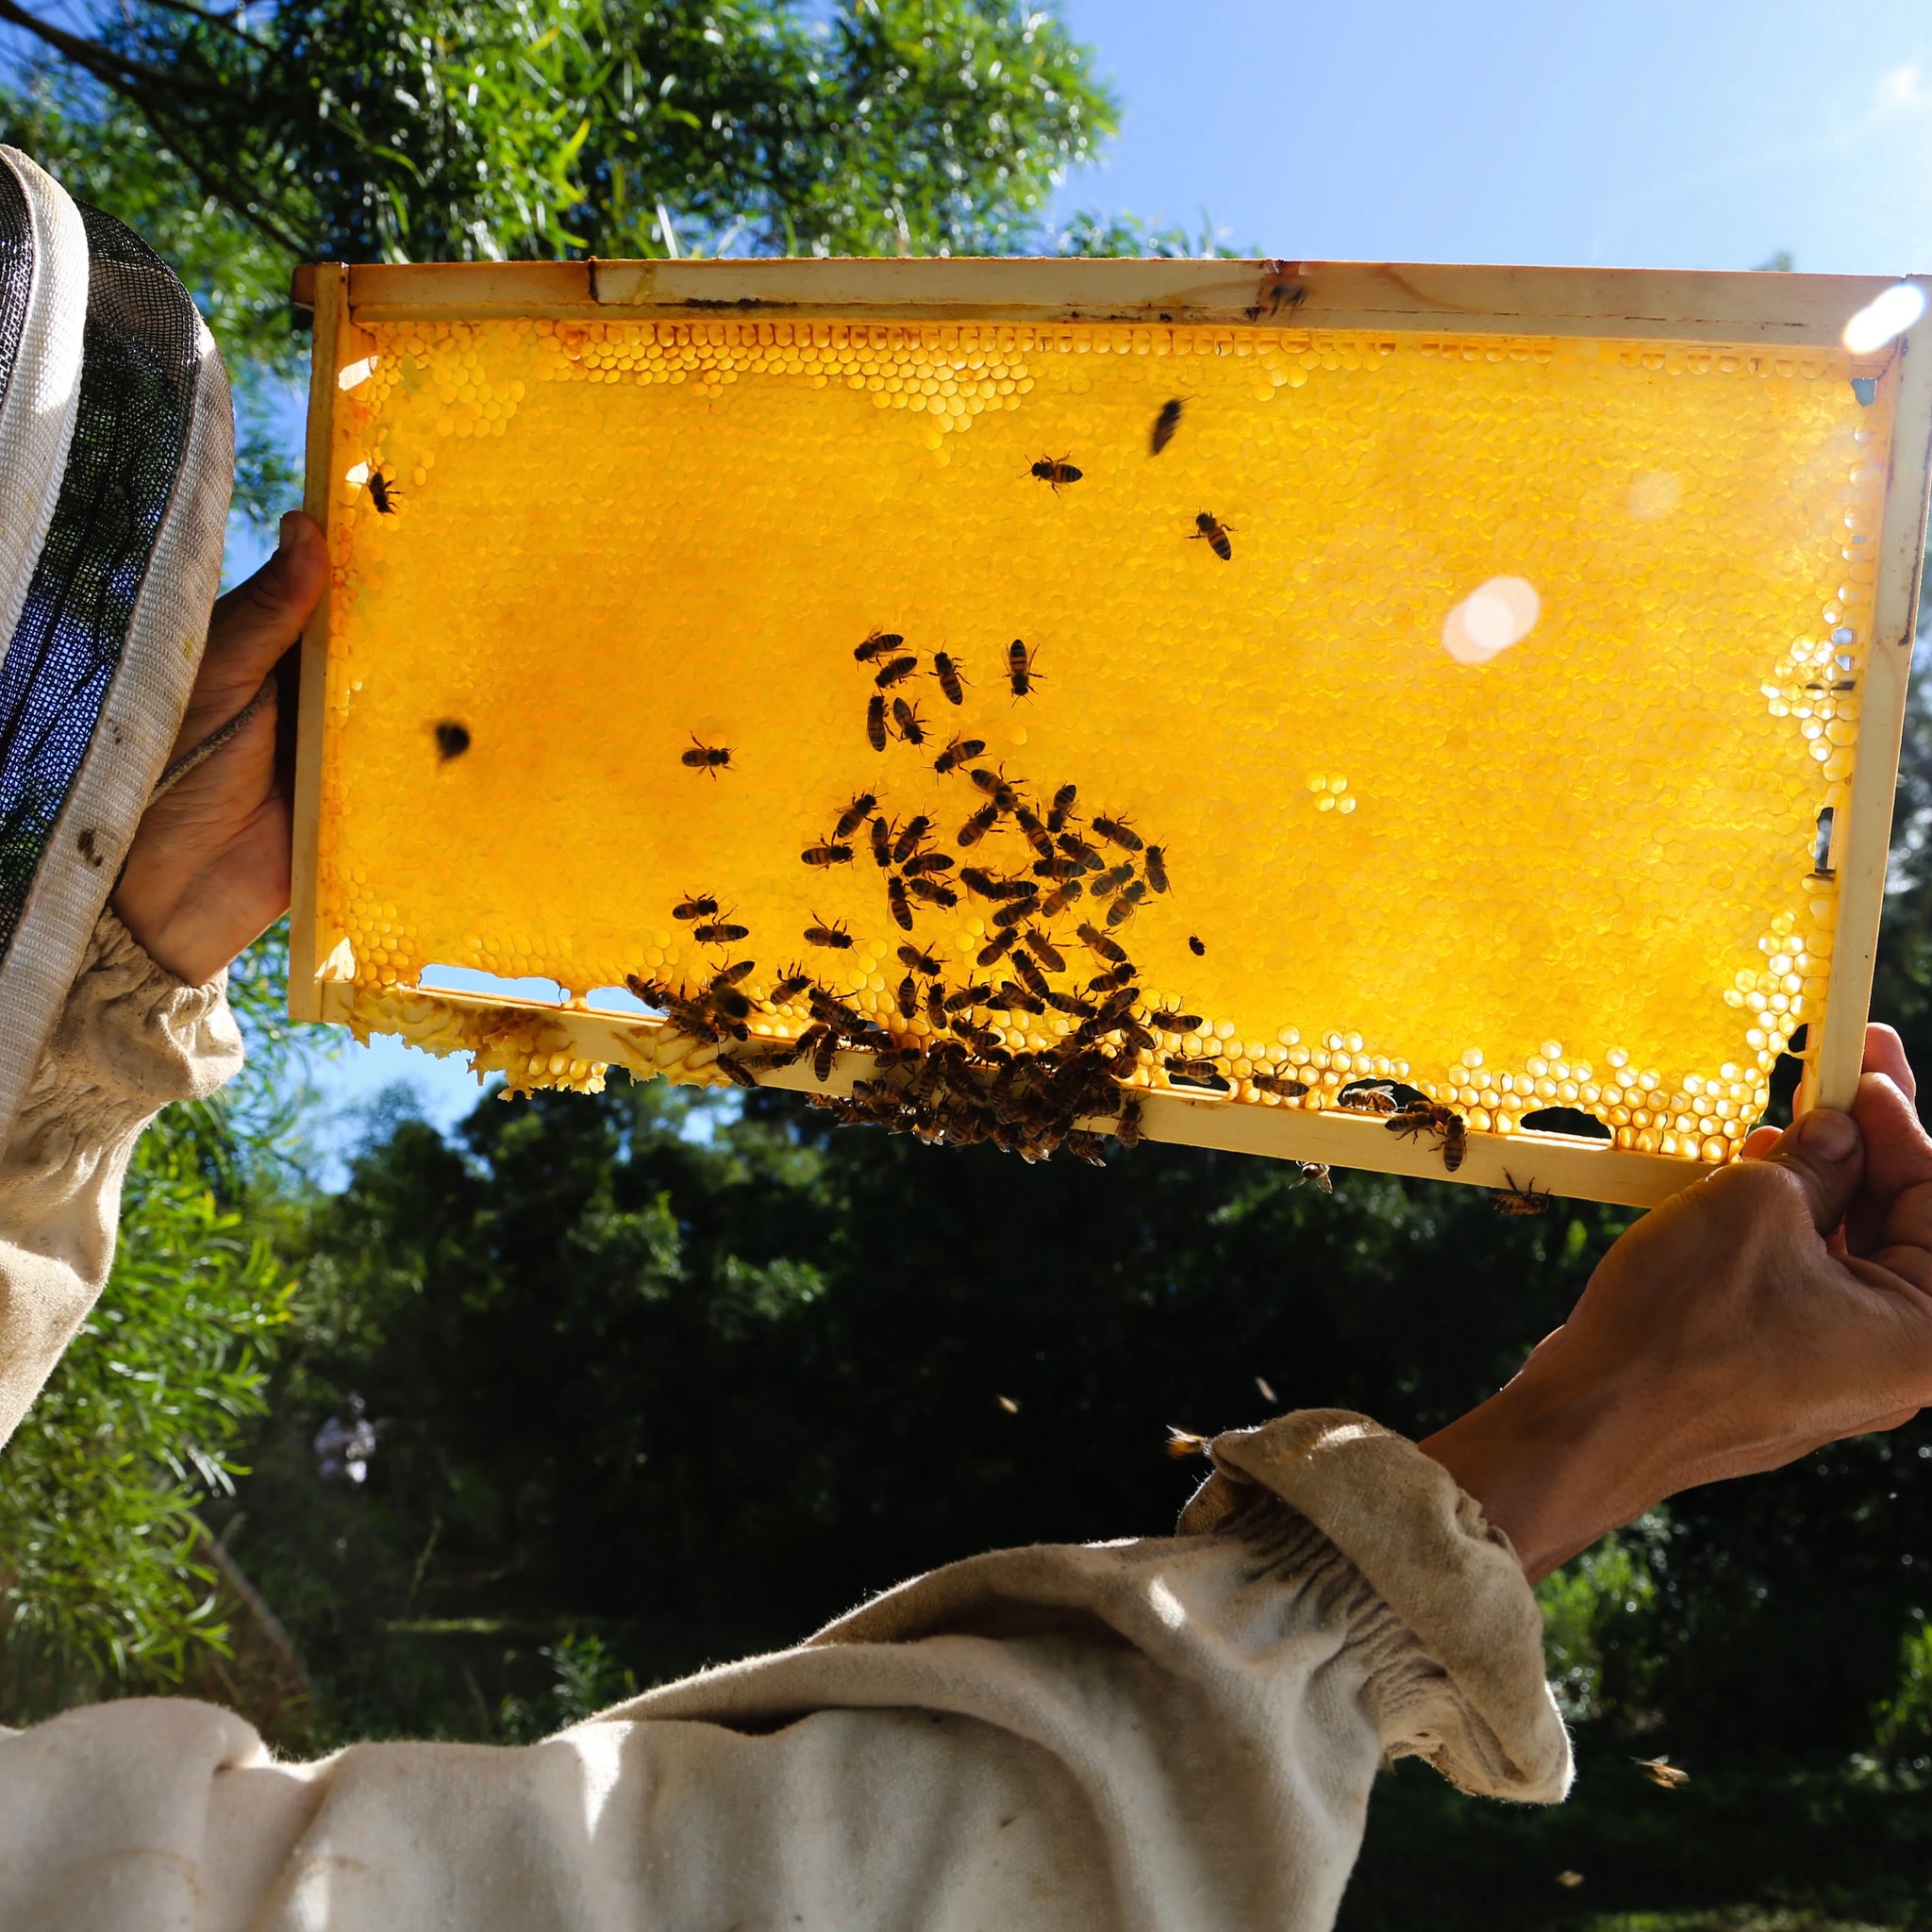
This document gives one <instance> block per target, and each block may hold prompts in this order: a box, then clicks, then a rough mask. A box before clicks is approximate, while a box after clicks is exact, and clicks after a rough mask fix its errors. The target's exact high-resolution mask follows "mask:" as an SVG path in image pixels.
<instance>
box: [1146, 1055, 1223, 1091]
mask: <svg viewBox="0 0 1932 1932" xmlns="http://www.w3.org/2000/svg"><path fill="white" fill-rule="evenodd" d="M1161 1065H1162V1066H1164V1067H1165V1068H1166V1069H1167V1077H1168V1078H1169V1079H1170V1080H1172V1081H1176V1082H1178V1083H1179V1084H1180V1085H1181V1086H1184V1087H1211V1088H1214V1089H1215V1090H1216V1091H1219V1092H1223V1093H1225V1092H1226V1091H1227V1079H1226V1076H1225V1075H1224V1074H1222V1072H1221V1070H1220V1069H1219V1068H1218V1067H1216V1066H1215V1064H1214V1062H1213V1061H1212V1060H1196V1059H1189V1058H1187V1057H1186V1056H1185V1055H1182V1054H1177V1053H1171V1054H1169V1055H1168V1056H1167V1058H1165V1059H1164V1060H1162V1061H1161Z"/></svg>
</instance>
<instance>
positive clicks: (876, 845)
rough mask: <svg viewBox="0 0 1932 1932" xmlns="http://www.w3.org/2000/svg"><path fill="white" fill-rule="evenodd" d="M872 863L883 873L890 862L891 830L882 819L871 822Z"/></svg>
mask: <svg viewBox="0 0 1932 1932" xmlns="http://www.w3.org/2000/svg"><path fill="white" fill-rule="evenodd" d="M871 832H872V858H873V863H874V865H876V866H877V867H878V869H879V870H880V871H881V872H884V871H885V870H886V869H887V868H888V867H889V866H890V865H891V862H892V828H891V826H890V825H889V824H887V823H886V822H885V820H884V819H874V820H873V822H872V826H871Z"/></svg>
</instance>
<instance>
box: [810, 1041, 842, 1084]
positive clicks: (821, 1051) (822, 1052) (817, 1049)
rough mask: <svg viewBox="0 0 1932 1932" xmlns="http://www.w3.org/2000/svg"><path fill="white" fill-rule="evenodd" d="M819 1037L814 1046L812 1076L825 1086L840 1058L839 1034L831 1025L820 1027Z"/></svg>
mask: <svg viewBox="0 0 1932 1932" xmlns="http://www.w3.org/2000/svg"><path fill="white" fill-rule="evenodd" d="M818 1033H819V1037H818V1040H817V1041H816V1042H815V1043H814V1044H813V1047H812V1055H811V1071H812V1077H813V1078H814V1079H815V1080H816V1081H817V1082H818V1083H819V1085H820V1086H821V1087H823V1086H824V1084H825V1082H826V1081H827V1080H829V1079H830V1078H831V1077H832V1067H833V1064H834V1063H835V1062H836V1061H837V1059H838V1058H839V1036H838V1035H837V1034H836V1033H834V1032H833V1031H832V1029H831V1028H830V1027H829V1026H821V1027H820V1028H819V1029H818Z"/></svg>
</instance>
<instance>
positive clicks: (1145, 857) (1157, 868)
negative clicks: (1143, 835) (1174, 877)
mask: <svg viewBox="0 0 1932 1932" xmlns="http://www.w3.org/2000/svg"><path fill="white" fill-rule="evenodd" d="M1141 865H1142V866H1143V867H1145V869H1146V873H1147V883H1148V884H1149V885H1150V886H1152V887H1153V888H1154V890H1155V891H1157V892H1164V891H1167V854H1166V853H1165V852H1164V851H1163V850H1162V849H1161V848H1160V847H1159V846H1158V845H1150V846H1148V848H1147V850H1146V851H1145V852H1144V853H1143V854H1142V855H1141Z"/></svg>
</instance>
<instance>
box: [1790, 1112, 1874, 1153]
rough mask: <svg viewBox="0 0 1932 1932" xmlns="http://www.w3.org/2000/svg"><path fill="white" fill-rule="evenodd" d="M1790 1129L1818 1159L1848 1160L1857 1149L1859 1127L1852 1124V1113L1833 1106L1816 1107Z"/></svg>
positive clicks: (1806, 1149)
mask: <svg viewBox="0 0 1932 1932" xmlns="http://www.w3.org/2000/svg"><path fill="white" fill-rule="evenodd" d="M1791 1131H1792V1133H1793V1134H1794V1135H1795V1136H1796V1137H1797V1139H1798V1140H1799V1141H1802V1142H1803V1143H1804V1147H1805V1151H1806V1153H1807V1154H1815V1155H1816V1156H1817V1157H1818V1158H1820V1159H1821V1160H1830V1161H1834V1162H1835V1161H1840V1160H1849V1159H1850V1158H1852V1156H1853V1155H1854V1154H1856V1153H1857V1150H1858V1130H1857V1127H1855V1126H1854V1125H1853V1124H1852V1117H1851V1115H1850V1114H1848V1113H1840V1112H1839V1111H1838V1110H1837V1108H1829V1107H1821V1108H1815V1109H1814V1110H1813V1111H1812V1112H1810V1113H1807V1115H1806V1116H1805V1118H1804V1119H1803V1120H1801V1121H1800V1122H1799V1123H1798V1124H1797V1125H1796V1126H1795V1127H1793V1128H1792V1129H1791Z"/></svg>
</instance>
